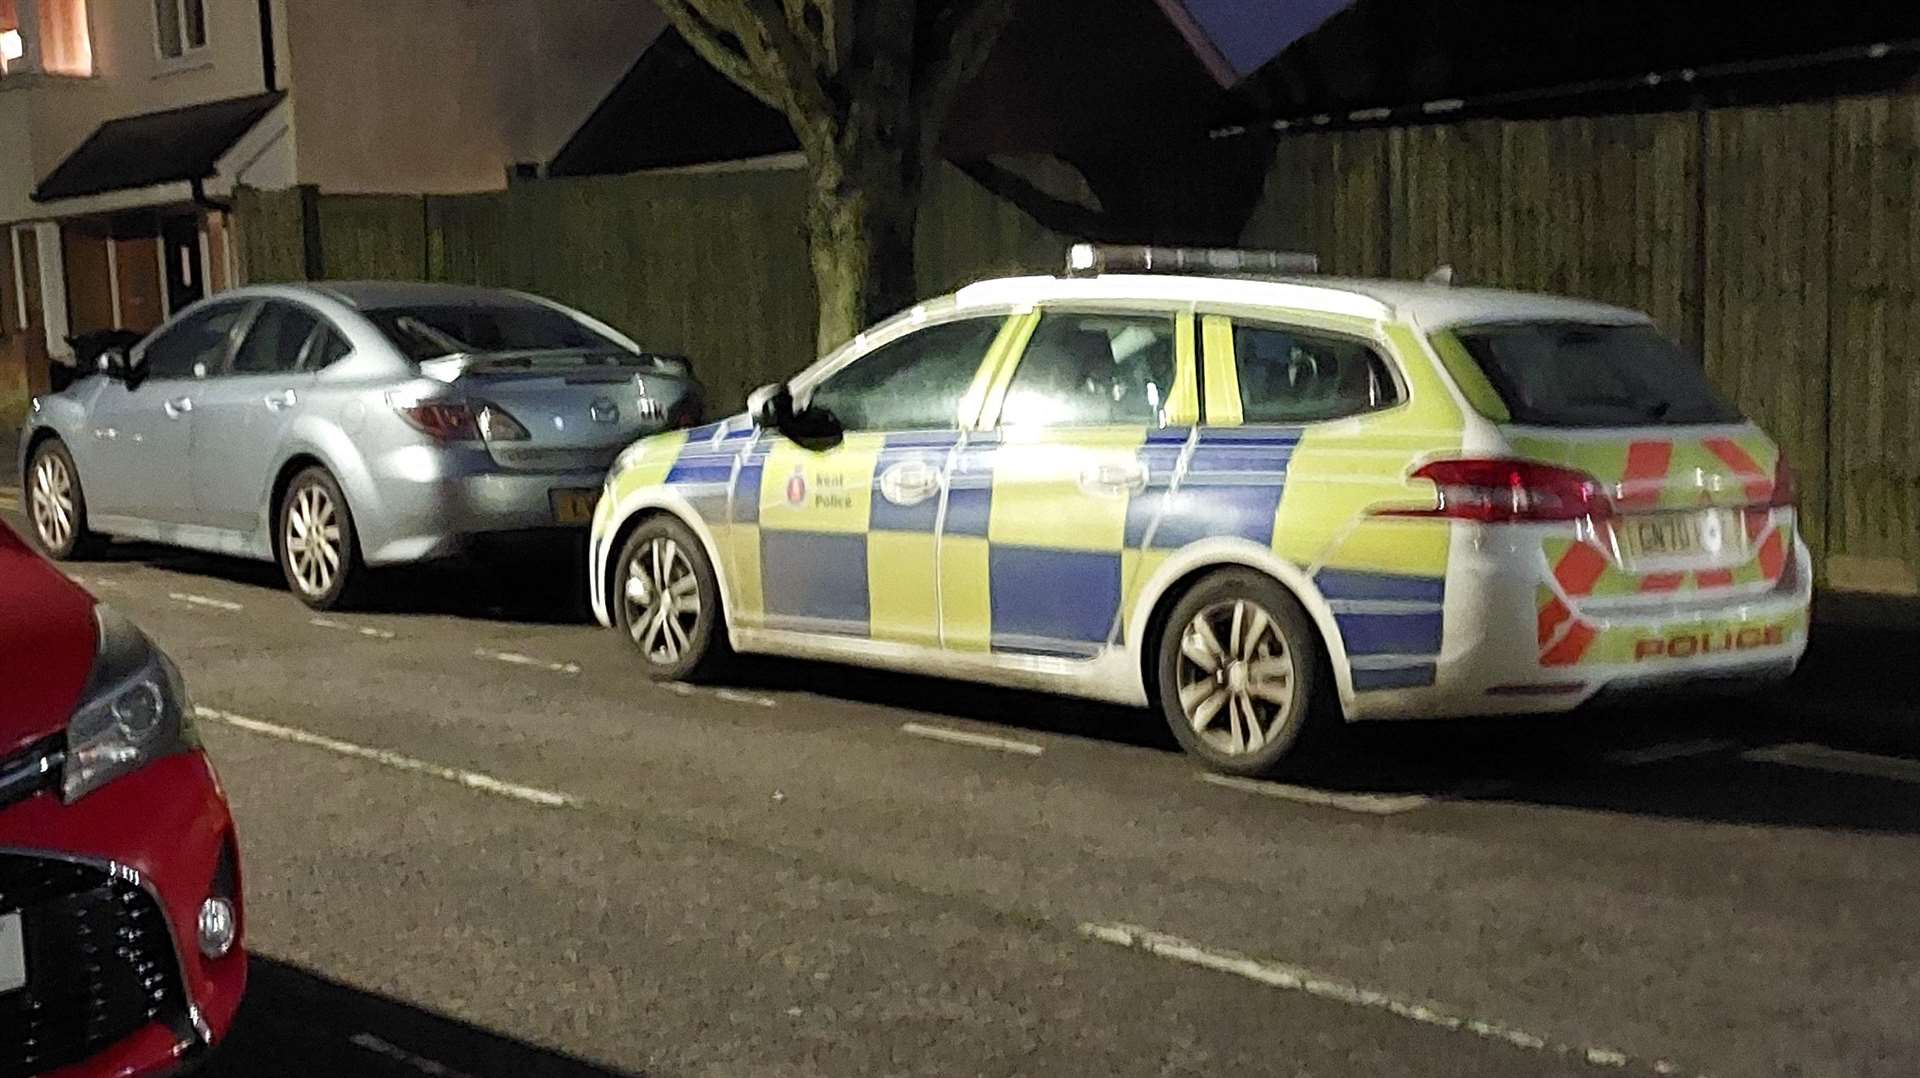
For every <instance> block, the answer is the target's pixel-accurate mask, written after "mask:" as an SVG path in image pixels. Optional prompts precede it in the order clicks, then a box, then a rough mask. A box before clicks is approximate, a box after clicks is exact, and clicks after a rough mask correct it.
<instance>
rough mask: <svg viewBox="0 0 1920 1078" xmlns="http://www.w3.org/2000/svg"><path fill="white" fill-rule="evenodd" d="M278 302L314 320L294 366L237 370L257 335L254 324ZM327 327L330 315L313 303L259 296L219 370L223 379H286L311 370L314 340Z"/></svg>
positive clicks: (294, 358)
mask: <svg viewBox="0 0 1920 1078" xmlns="http://www.w3.org/2000/svg"><path fill="white" fill-rule="evenodd" d="M274 304H280V305H281V306H284V307H289V308H292V309H293V310H295V311H298V312H300V313H301V314H304V315H306V316H307V317H308V318H310V319H312V320H313V322H314V328H313V329H310V330H308V331H307V335H306V336H305V337H304V338H302V339H301V341H300V350H299V351H298V352H295V353H294V357H293V365H292V366H290V367H287V368H286V369H284V370H275V371H243V370H237V369H235V367H234V364H235V363H237V362H239V359H240V351H241V349H243V348H245V347H246V346H247V339H248V338H250V337H252V336H253V330H254V327H256V326H258V325H259V324H260V320H261V319H262V318H264V317H266V313H267V311H268V309H269V308H271V307H272V306H273V305H274ZM326 326H327V319H326V317H325V316H324V315H322V314H321V313H320V312H319V311H317V310H314V309H313V308H312V307H311V306H309V305H307V304H305V303H301V302H299V301H297V300H291V299H283V298H281V297H278V296H269V297H265V298H261V299H258V300H256V301H254V309H253V311H252V312H251V313H250V314H248V315H247V320H246V326H245V329H244V330H243V331H242V332H241V333H240V335H239V336H238V337H237V338H236V339H235V340H234V342H233V345H232V347H230V348H229V349H228V350H227V362H226V365H225V366H224V367H222V368H221V370H220V372H219V377H222V378H284V377H287V376H288V375H294V374H304V373H307V356H308V354H309V353H310V352H311V351H312V350H313V339H314V337H315V336H316V335H317V334H318V333H319V331H320V330H321V329H322V328H325V327H326ZM209 377H213V375H209Z"/></svg>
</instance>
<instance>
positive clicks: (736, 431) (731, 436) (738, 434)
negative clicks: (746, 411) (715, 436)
mask: <svg viewBox="0 0 1920 1078" xmlns="http://www.w3.org/2000/svg"><path fill="white" fill-rule="evenodd" d="M742 418H744V417H743V416H734V417H733V419H728V420H725V422H727V423H732V422H733V421H734V420H736V419H742ZM751 437H753V424H752V423H743V424H742V425H740V426H738V427H734V428H732V429H730V430H728V431H727V433H726V436H725V437H723V438H721V439H720V441H721V442H723V443H724V442H737V441H739V440H740V439H742V438H751Z"/></svg>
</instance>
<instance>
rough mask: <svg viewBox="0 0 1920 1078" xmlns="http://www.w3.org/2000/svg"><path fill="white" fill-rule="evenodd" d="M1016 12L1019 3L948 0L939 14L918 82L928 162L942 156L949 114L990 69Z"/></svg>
mask: <svg viewBox="0 0 1920 1078" xmlns="http://www.w3.org/2000/svg"><path fill="white" fill-rule="evenodd" d="M1013 8H1014V0H946V2H945V3H944V4H943V5H942V6H941V7H940V9H939V10H937V11H936V12H935V13H934V15H933V19H932V22H931V27H930V30H929V32H928V34H927V36H926V38H925V40H924V42H923V45H922V50H923V51H922V54H921V56H920V57H919V64H918V68H919V70H918V71H916V72H915V76H914V80H913V96H914V112H915V113H916V114H917V115H918V116H919V117H920V125H921V126H920V138H921V150H920V152H921V158H922V159H923V160H931V159H932V158H933V156H934V154H935V153H936V152H938V150H939V147H940V136H941V134H942V132H943V131H944V130H945V128H946V123H947V114H948V113H949V112H951V111H953V103H954V101H955V100H956V99H957V98H959V96H960V91H962V90H964V89H966V87H967V84H968V83H970V82H972V81H973V79H974V77H975V76H977V75H978V74H980V69H981V68H983V67H985V66H986V63H987V58H988V57H989V56H991V55H992V54H993V46H994V42H996V41H998V40H999V38H1000V31H1002V30H1004V29H1006V26H1007V23H1008V22H1010V21H1012V19H1013Z"/></svg>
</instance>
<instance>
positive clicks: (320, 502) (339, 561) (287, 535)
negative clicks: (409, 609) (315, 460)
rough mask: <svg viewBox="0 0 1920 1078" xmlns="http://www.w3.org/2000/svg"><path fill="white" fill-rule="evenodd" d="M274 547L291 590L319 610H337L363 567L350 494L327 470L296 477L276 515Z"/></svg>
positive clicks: (352, 587)
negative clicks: (348, 506) (349, 501)
mask: <svg viewBox="0 0 1920 1078" xmlns="http://www.w3.org/2000/svg"><path fill="white" fill-rule="evenodd" d="M274 521H275V531H274V537H275V539H274V546H275V547H276V548H277V552H278V554H279V557H280V572H281V574H282V575H284V576H285V577H286V578H287V587H288V588H290V589H291V590H292V591H293V594H294V596H295V597H296V598H298V599H299V600H300V601H301V602H303V603H305V604H307V605H308V606H310V607H312V608H313V609H315V610H337V609H339V608H340V607H342V606H345V605H346V604H347V603H348V602H349V600H350V599H351V597H352V594H353V590H354V588H355V586H356V585H357V584H358V583H359V579H360V577H362V576H364V575H365V568H364V567H363V566H362V565H361V563H360V544H359V541H358V536H357V535H355V533H354V530H353V512H352V510H350V509H348V508H347V496H346V493H345V492H344V491H342V490H341V489H340V484H339V482H338V481H336V480H335V479H334V478H333V476H332V475H331V474H329V473H328V471H327V470H326V469H325V468H319V467H315V468H308V469H307V470H306V471H303V472H301V473H300V474H299V475H296V476H294V477H293V482H291V483H288V484H287V490H286V493H285V494H283V495H281V497H280V505H279V506H278V507H277V508H276V510H275V512H274Z"/></svg>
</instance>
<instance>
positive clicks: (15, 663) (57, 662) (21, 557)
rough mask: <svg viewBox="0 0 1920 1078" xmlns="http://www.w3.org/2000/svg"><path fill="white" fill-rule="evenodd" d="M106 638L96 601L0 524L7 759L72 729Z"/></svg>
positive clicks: (0, 683)
mask: <svg viewBox="0 0 1920 1078" xmlns="http://www.w3.org/2000/svg"><path fill="white" fill-rule="evenodd" d="M99 638H100V630H99V628H98V627H97V626H96V625H95V624H94V620H93V596H91V595H88V594H87V593H86V592H85V591H83V590H81V588H80V586H79V585H78V584H75V583H74V582H73V581H71V580H68V579H67V578H66V576H65V575H64V574H63V573H61V572H60V571H59V570H58V569H55V568H54V567H53V566H52V564H50V563H49V562H48V561H47V560H46V559H45V558H42V557H41V556H40V555H39V554H38V553H37V552H35V551H34V550H33V549H31V548H29V547H28V546H27V545H26V543H24V542H22V541H21V540H20V537H19V536H18V535H15V534H14V533H13V532H12V530H10V529H9V528H8V527H7V526H6V524H4V523H0V757H6V756H11V755H12V754H13V753H15V752H17V751H19V750H20V749H22V748H24V747H26V745H27V744H28V743H30V742H33V741H37V740H39V739H40V738H43V737H46V736H48V735H50V734H57V733H59V732H60V731H61V730H63V729H65V728H66V725H67V719H68V718H70V717H71V716H72V715H73V709H74V708H75V707H77V706H79V703H80V692H81V690H82V689H83V688H85V686H86V683H87V674H88V672H89V671H90V670H91V669H92V668H93V656H94V651H95V650H96V648H97V647H98V646H99Z"/></svg>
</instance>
